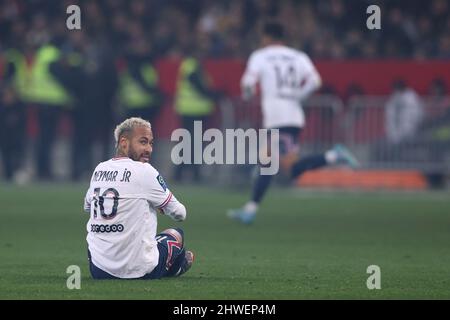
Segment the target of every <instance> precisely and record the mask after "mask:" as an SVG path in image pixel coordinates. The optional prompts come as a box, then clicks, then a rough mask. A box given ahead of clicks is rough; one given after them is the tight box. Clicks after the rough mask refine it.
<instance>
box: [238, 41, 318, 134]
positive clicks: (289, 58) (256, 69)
mask: <svg viewBox="0 0 450 320" xmlns="http://www.w3.org/2000/svg"><path fill="white" fill-rule="evenodd" d="M258 82H259V83H260V88H261V98H262V101H261V103H262V114H263V126H264V127H265V128H279V127H286V126H293V127H303V125H304V123H305V115H304V112H303V109H302V107H301V100H303V99H305V98H306V97H307V96H308V95H309V94H311V93H312V92H313V91H314V90H316V89H317V88H318V87H319V86H320V84H321V80H320V76H319V74H318V72H317V70H316V68H315V67H314V65H313V64H312V62H311V60H310V59H309V57H308V56H307V55H306V54H305V53H303V52H301V51H298V50H295V49H292V48H289V47H286V46H283V45H270V46H267V47H265V48H262V49H259V50H256V51H254V52H253V53H252V54H251V55H250V58H249V60H248V63H247V67H246V70H245V73H244V75H243V77H242V79H241V87H242V88H243V90H245V89H246V88H251V89H252V90H254V88H255V86H256V84H257V83H258Z"/></svg>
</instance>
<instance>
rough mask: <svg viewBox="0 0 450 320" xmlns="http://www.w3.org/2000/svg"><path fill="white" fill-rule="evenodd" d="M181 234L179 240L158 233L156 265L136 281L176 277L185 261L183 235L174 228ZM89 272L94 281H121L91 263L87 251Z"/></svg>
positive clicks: (89, 254)
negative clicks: (157, 258)
mask: <svg viewBox="0 0 450 320" xmlns="http://www.w3.org/2000/svg"><path fill="white" fill-rule="evenodd" d="M174 229H175V230H177V231H178V233H179V234H181V239H177V237H176V236H175V235H173V234H170V233H160V234H158V235H157V236H156V241H157V244H158V251H159V261H158V265H157V266H156V267H155V269H153V271H152V272H151V273H149V274H146V275H144V276H143V277H141V278H138V279H160V278H163V277H173V276H177V275H178V273H179V272H180V269H181V265H182V264H183V261H184V259H185V250H184V233H183V230H181V229H180V228H174ZM169 230H170V229H169ZM88 259H89V270H90V272H91V276H92V278H94V279H121V278H117V277H115V276H113V275H111V274H109V273H107V272H105V271H103V270H102V269H100V268H98V267H97V266H96V265H94V264H93V263H92V259H91V253H90V252H89V250H88Z"/></svg>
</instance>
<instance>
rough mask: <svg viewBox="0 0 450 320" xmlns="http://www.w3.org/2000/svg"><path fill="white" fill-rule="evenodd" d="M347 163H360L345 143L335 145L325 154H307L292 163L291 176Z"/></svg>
mask: <svg viewBox="0 0 450 320" xmlns="http://www.w3.org/2000/svg"><path fill="white" fill-rule="evenodd" d="M338 163H342V164H346V165H349V166H350V167H352V168H356V167H357V166H358V165H359V163H358V160H357V159H356V158H355V156H354V155H353V154H352V153H351V152H350V150H348V149H347V148H346V147H345V146H343V145H340V144H338V145H335V146H334V147H333V148H332V149H330V150H328V151H326V152H325V153H323V154H317V155H311V156H307V157H305V158H303V159H300V160H298V161H297V162H296V163H294V164H293V165H292V169H291V177H292V178H294V179H295V178H297V177H299V176H300V175H302V174H303V173H304V172H305V171H308V170H314V169H318V168H321V167H324V166H327V165H333V164H338Z"/></svg>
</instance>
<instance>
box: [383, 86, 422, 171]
mask: <svg viewBox="0 0 450 320" xmlns="http://www.w3.org/2000/svg"><path fill="white" fill-rule="evenodd" d="M384 111H385V113H384V115H385V139H383V140H382V141H379V142H378V143H377V144H376V147H375V152H376V158H377V160H381V161H388V162H396V161H400V160H401V158H402V157H407V151H408V150H411V147H412V145H414V143H415V142H416V141H414V138H415V136H416V134H417V132H418V131H419V128H420V125H421V124H422V121H423V118H424V112H423V106H422V102H421V100H420V98H419V96H418V95H417V93H416V92H415V91H414V90H413V89H412V88H409V87H408V86H407V85H406V83H405V81H403V80H396V81H395V82H394V83H393V92H392V94H391V95H390V97H389V99H388V100H387V102H386V105H385V108H384Z"/></svg>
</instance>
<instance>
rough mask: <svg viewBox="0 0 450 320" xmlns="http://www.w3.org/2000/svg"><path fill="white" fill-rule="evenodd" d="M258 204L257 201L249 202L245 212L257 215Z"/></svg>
mask: <svg viewBox="0 0 450 320" xmlns="http://www.w3.org/2000/svg"><path fill="white" fill-rule="evenodd" d="M257 210H258V204H257V203H256V202H255V201H249V202H247V203H246V204H245V206H244V211H245V212H249V213H256V211H257Z"/></svg>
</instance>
